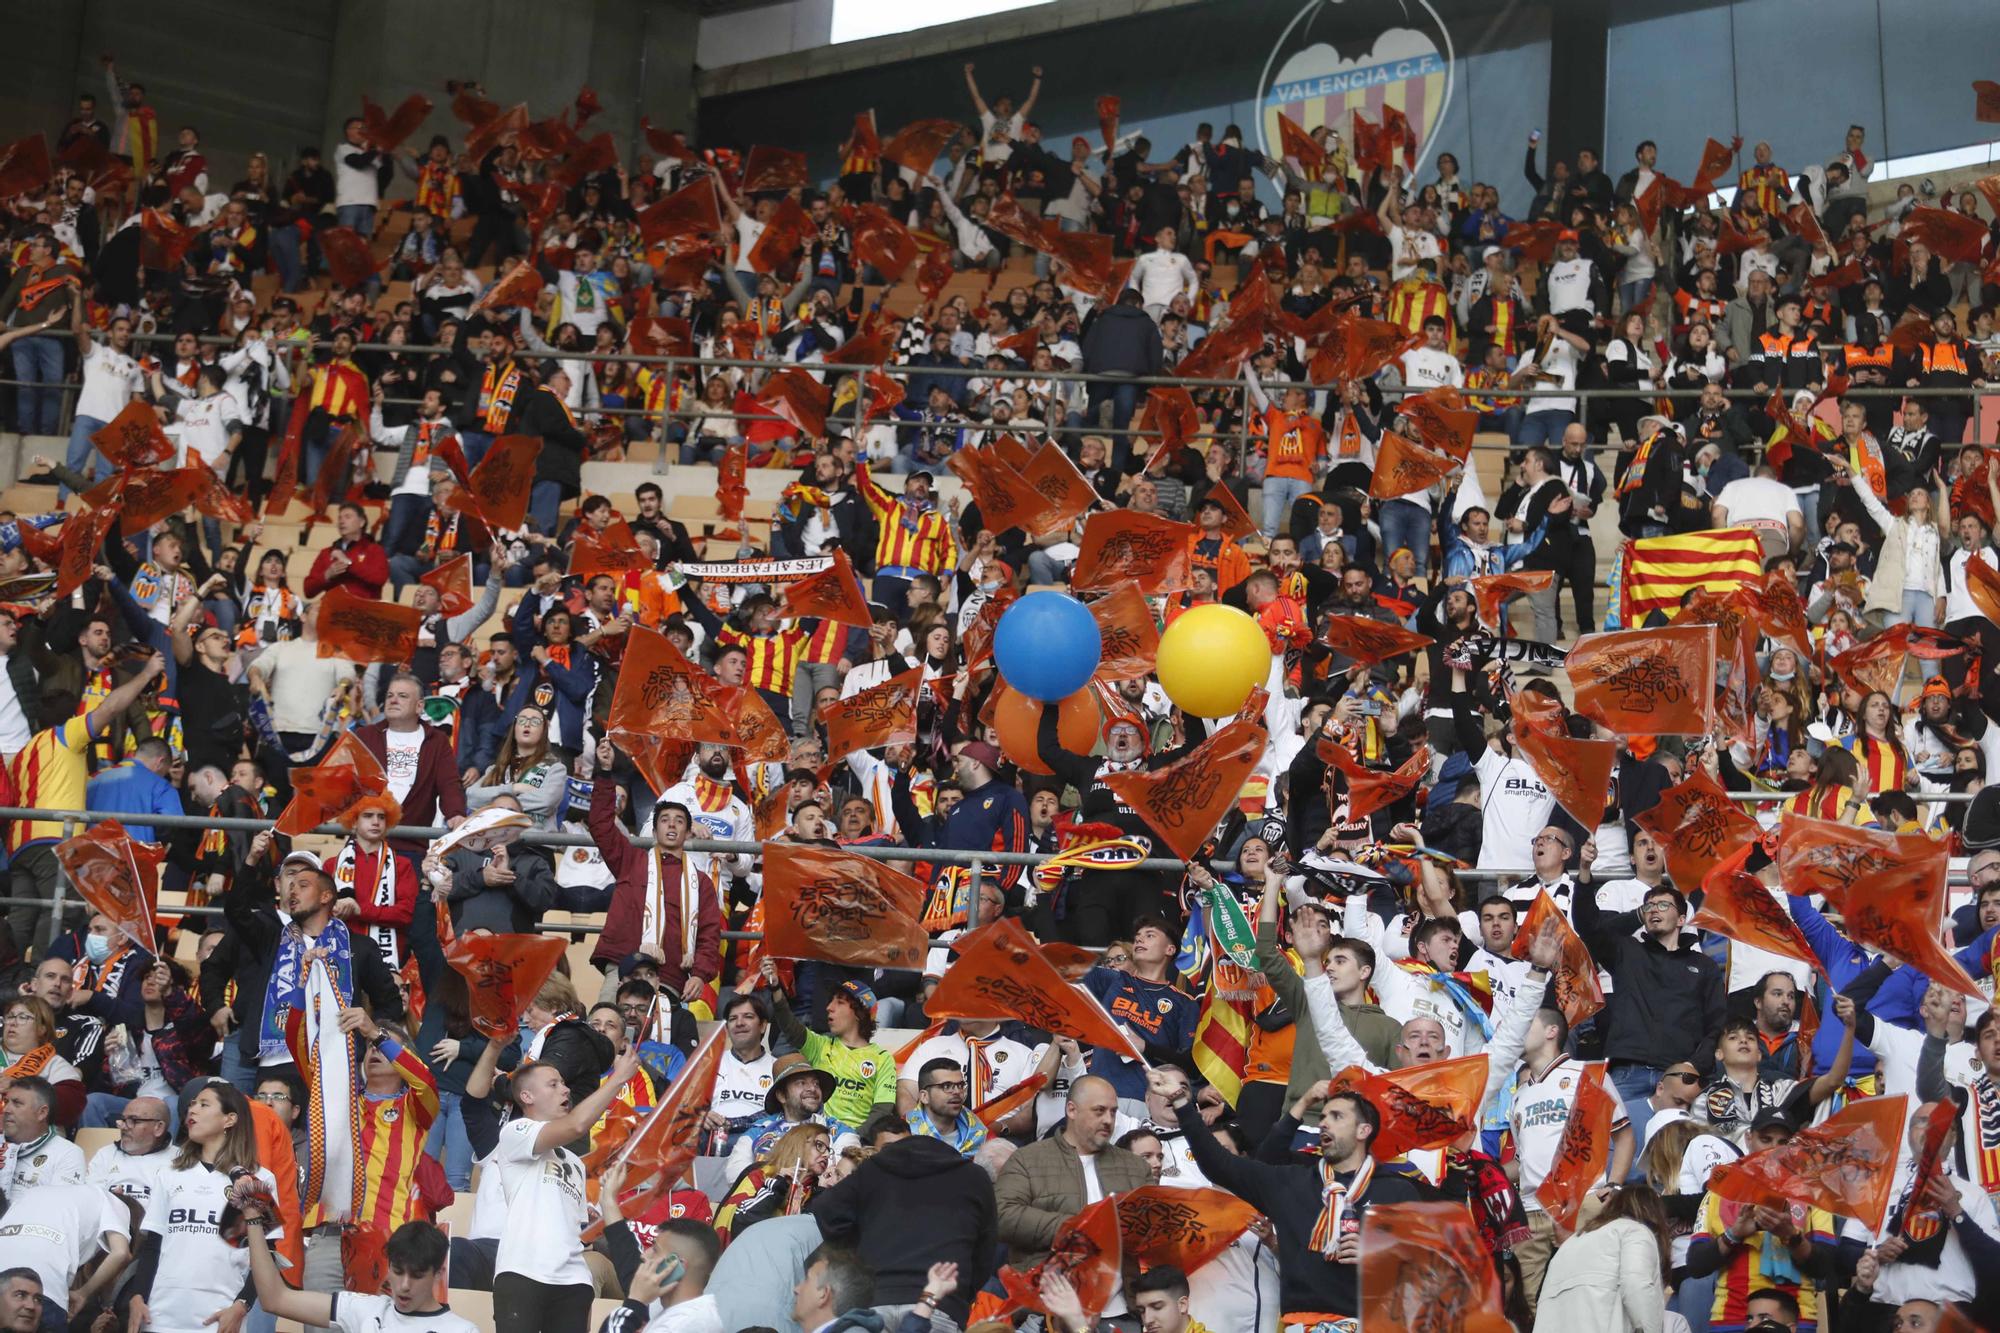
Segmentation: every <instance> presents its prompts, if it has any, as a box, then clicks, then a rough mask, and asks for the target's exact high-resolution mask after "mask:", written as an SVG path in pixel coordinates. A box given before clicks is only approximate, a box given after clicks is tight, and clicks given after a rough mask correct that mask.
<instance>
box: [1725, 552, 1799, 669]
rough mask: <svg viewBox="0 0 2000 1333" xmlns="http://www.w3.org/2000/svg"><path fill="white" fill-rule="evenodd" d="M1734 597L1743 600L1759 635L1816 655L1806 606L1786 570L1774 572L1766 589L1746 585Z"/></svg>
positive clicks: (1764, 587)
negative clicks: (1807, 621)
mask: <svg viewBox="0 0 2000 1333" xmlns="http://www.w3.org/2000/svg"><path fill="white" fill-rule="evenodd" d="M1735 595H1736V596H1740V597H1741V598H1742V601H1743V605H1744V607H1745V609H1746V610H1748V611H1749V613H1750V618H1751V619H1752V620H1753V621H1755V622H1756V624H1757V631H1758V633H1760V634H1762V635H1763V636H1764V637H1765V638H1768V639H1776V640H1778V641H1779V642H1781V643H1787V644H1790V645H1791V646H1792V647H1793V648H1795V649H1797V650H1798V651H1799V653H1800V654H1801V655H1802V656H1805V657H1811V656H1812V655H1813V647H1812V628H1811V626H1809V625H1808V624H1806V608H1805V603H1804V602H1802V601H1800V600H1799V589H1798V585H1797V584H1796V583H1794V582H1793V581H1792V580H1791V579H1790V578H1789V577H1787V576H1786V574H1785V572H1784V571H1783V570H1781V569H1774V570H1772V571H1771V573H1770V575H1769V576H1768V577H1766V579H1765V580H1764V586H1763V587H1761V588H1757V587H1750V586H1747V585H1746V586H1745V587H1743V588H1741V589H1739V590H1738V592H1737V593H1736V594H1735Z"/></svg>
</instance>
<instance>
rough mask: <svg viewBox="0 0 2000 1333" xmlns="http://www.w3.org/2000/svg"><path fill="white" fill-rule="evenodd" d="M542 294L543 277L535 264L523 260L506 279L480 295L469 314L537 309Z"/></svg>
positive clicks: (502, 279)
mask: <svg viewBox="0 0 2000 1333" xmlns="http://www.w3.org/2000/svg"><path fill="white" fill-rule="evenodd" d="M541 294H542V275H541V273H540V271H538V270H537V269H536V268H535V266H534V265H533V264H530V263H528V262H527V261H525V260H523V261H522V262H521V263H519V264H516V265H515V266H514V267H513V269H512V270H511V271H510V272H509V273H508V274H507V276H506V277H504V278H501V279H500V280H499V281H498V282H496V283H494V284H493V285H492V286H491V287H488V288H487V289H486V290H485V291H483V292H481V293H480V294H479V299H478V300H477V301H474V302H473V303H472V308H471V310H469V311H468V312H467V313H468V314H477V313H479V312H480V311H482V310H507V309H512V308H514V307H516V306H519V307H521V308H523V309H526V310H533V309H534V308H535V299H536V298H537V297H539V296H540V295H541Z"/></svg>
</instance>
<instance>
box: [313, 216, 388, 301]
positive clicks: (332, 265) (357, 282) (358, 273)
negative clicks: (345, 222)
mask: <svg viewBox="0 0 2000 1333" xmlns="http://www.w3.org/2000/svg"><path fill="white" fill-rule="evenodd" d="M313 235H314V237H315V238H316V239H317V240H318V241H319V244H320V253H321V254H323V255H325V256H326V271H327V273H328V274H330V275H331V276H332V278H333V281H334V285H335V286H337V287H359V286H361V284H363V283H365V282H367V281H368V280H369V279H370V278H372V277H374V276H375V275H376V274H377V273H379V272H381V269H382V265H381V262H380V261H379V260H377V259H376V258H375V252H374V251H373V250H371V249H369V247H368V239H367V238H366V237H365V236H363V235H362V234H361V233H360V232H358V231H356V230H354V228H352V227H328V228H326V229H325V230H323V231H318V230H316V231H315V232H314V233H313Z"/></svg>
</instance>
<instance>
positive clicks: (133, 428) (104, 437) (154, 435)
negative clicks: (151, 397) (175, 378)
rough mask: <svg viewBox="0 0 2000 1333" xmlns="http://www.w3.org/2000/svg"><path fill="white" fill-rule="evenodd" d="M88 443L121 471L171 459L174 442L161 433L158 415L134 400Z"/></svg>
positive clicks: (138, 400)
mask: <svg viewBox="0 0 2000 1333" xmlns="http://www.w3.org/2000/svg"><path fill="white" fill-rule="evenodd" d="M90 442H91V443H92V444H94V445H96V446H97V452H98V453H100V454H103V455H104V457H105V458H106V459H108V460H109V461H110V463H111V466H112V467H114V468H117V469H119V470H120V471H129V470H131V469H134V468H142V467H151V466H152V465H153V464H155V463H164V462H166V461H167V460H168V459H169V458H172V457H173V456H174V442H173V441H172V440H170V439H168V438H167V433H166V432H165V431H164V430H161V429H160V418H159V414H158V413H156V412H155V411H154V410H153V408H152V405H151V404H149V403H147V402H146V401H145V400H144V399H141V398H134V399H133V400H132V401H131V402H129V403H127V404H125V406H124V407H123V408H122V409H121V410H120V411H119V413H118V415H117V416H115V417H113V418H111V420H109V421H107V422H106V423H104V425H103V426H102V427H100V428H99V429H98V431H97V433H96V434H94V435H92V436H91V437H90Z"/></svg>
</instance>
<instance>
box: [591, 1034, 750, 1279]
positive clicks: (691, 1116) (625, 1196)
mask: <svg viewBox="0 0 2000 1333" xmlns="http://www.w3.org/2000/svg"><path fill="white" fill-rule="evenodd" d="M728 1049H729V1039H728V1033H727V1032H726V1031H724V1029H723V1027H722V1025H720V1024H717V1025H716V1027H715V1028H714V1029H713V1030H712V1031H710V1032H709V1034H708V1036H706V1037H704V1038H703V1039H702V1043H701V1045H699V1046H697V1047H695V1052H694V1055H693V1057H692V1058H691V1059H689V1061H688V1062H687V1064H686V1066H685V1067H684V1068H682V1070H681V1072H680V1076H679V1077H678V1078H676V1079H675V1080H674V1081H673V1082H672V1083H671V1084H669V1085H668V1086H667V1090H666V1093H665V1094H664V1095H663V1096H662V1097H661V1098H660V1101H659V1104H658V1105H657V1106H655V1107H654V1108H653V1110H652V1112H651V1114H649V1115H648V1116H647V1117H646V1118H645V1119H644V1120H643V1121H641V1122H640V1124H639V1127H638V1128H637V1129H635V1130H633V1131H632V1133H631V1134H630V1136H628V1137H627V1138H626V1140H625V1142H624V1144H623V1145H621V1146H620V1147H619V1149H618V1153H617V1156H615V1157H613V1158H612V1161H614V1162H616V1163H619V1164H620V1165H622V1166H623V1167H624V1168H625V1184H624V1187H623V1188H622V1189H620V1190H619V1191H618V1207H619V1209H620V1210H621V1211H622V1212H624V1213H625V1215H626V1216H627V1217H638V1216H641V1215H642V1214H644V1213H645V1212H646V1211H647V1210H648V1209H650V1208H651V1207H652V1206H653V1204H654V1202H655V1201H656V1200H658V1199H661V1198H663V1197H665V1196H666V1195H667V1194H668V1193H669V1192H670V1191H671V1190H672V1189H673V1188H674V1186H676V1185H678V1184H679V1183H680V1180H681V1177H682V1176H684V1175H686V1174H687V1173H688V1170H689V1168H691V1167H692V1166H693V1165H694V1159H695V1158H697V1157H699V1156H700V1155H701V1150H702V1146H703V1145H704V1144H705V1143H707V1142H708V1135H707V1134H705V1133H704V1132H703V1129H702V1125H703V1122H704V1121H705V1120H706V1119H707V1118H708V1104H709V1102H710V1101H711V1100H712V1099H713V1098H714V1096H715V1075H716V1072H717V1071H718V1070H719V1069H721V1068H722V1054H723V1052H724V1051H726V1050H728ZM585 1188H586V1190H587V1191H588V1193H589V1194H590V1196H591V1197H592V1198H593V1199H594V1198H595V1197H596V1195H597V1179H596V1178H595V1177H592V1178H591V1179H590V1180H589V1182H588V1183H587V1185H586V1186H585ZM602 1230H603V1226H602V1224H601V1223H594V1224H592V1227H591V1229H590V1230H587V1231H586V1232H585V1233H584V1241H585V1243H586V1244H587V1243H589V1242H590V1241H592V1240H595V1239H596V1238H597V1237H596V1234H593V1233H597V1232H601V1231H602Z"/></svg>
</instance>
